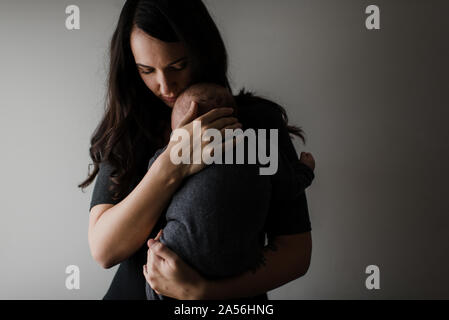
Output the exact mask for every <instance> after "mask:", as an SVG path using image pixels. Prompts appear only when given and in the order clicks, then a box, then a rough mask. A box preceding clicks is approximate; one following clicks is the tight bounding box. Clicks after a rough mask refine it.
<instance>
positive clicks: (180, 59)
mask: <svg viewBox="0 0 449 320" xmlns="http://www.w3.org/2000/svg"><path fill="white" fill-rule="evenodd" d="M185 59H187V57H182V58H179V59H177V60H175V61H173V62H171V63H169V64H168V65H167V67H168V66H171V65H174V64H176V63H178V62H180V61H182V60H185ZM136 65H137V66H138V67H143V68H149V69H153V67H150V66H147V65H144V64H141V63H136Z"/></svg>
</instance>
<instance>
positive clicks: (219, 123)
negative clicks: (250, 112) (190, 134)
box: [207, 117, 241, 130]
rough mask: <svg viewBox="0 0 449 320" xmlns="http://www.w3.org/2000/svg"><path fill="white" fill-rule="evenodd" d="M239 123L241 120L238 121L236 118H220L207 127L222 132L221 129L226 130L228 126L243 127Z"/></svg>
mask: <svg viewBox="0 0 449 320" xmlns="http://www.w3.org/2000/svg"><path fill="white" fill-rule="evenodd" d="M238 121H239V119H237V118H235V117H226V118H220V119H218V120H215V121H213V122H211V123H209V124H208V125H207V127H208V128H214V129H218V130H221V129H223V128H225V127H226V126H230V125H235V124H240V125H241V123H240V122H238Z"/></svg>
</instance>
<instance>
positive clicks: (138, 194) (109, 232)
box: [89, 153, 182, 268]
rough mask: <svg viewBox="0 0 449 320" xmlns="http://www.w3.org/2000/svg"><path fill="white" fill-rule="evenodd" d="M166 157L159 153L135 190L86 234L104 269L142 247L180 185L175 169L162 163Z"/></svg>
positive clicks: (101, 217)
mask: <svg viewBox="0 0 449 320" xmlns="http://www.w3.org/2000/svg"><path fill="white" fill-rule="evenodd" d="M166 156H167V155H166V154H165V153H162V154H161V155H160V156H159V157H158V158H157V159H156V160H155V162H154V163H153V165H152V166H151V167H150V169H149V170H148V172H147V173H146V174H145V176H144V177H143V179H142V180H141V181H140V183H139V184H138V185H137V186H136V187H135V188H134V190H133V191H132V192H131V193H130V194H129V195H128V196H127V197H126V198H124V199H123V200H122V201H121V202H119V203H118V204H116V205H115V206H113V207H111V208H109V209H108V210H106V211H105V212H103V214H102V215H101V216H100V217H99V218H98V220H97V221H96V223H95V225H94V226H93V227H92V228H91V229H90V230H89V243H90V245H91V250H92V251H94V250H95V251H96V252H97V256H100V257H102V258H101V260H102V262H101V264H102V265H103V266H104V267H105V268H109V267H112V266H114V265H115V264H117V263H119V262H121V261H123V260H124V259H126V258H127V257H129V256H130V255H132V254H133V253H134V252H135V251H136V250H137V249H139V248H140V247H141V246H142V244H143V243H145V241H146V239H147V238H148V235H149V234H150V233H151V231H152V230H153V228H154V226H155V225H156V223H157V220H158V219H159V216H160V214H161V212H162V210H163V209H164V208H165V206H166V205H167V203H168V202H169V201H170V199H171V197H172V195H173V193H174V192H175V191H176V189H177V188H178V186H179V184H180V183H181V182H182V177H181V176H180V173H179V171H178V170H176V167H175V166H171V165H170V163H169V161H167V159H164V157H166ZM92 247H94V248H92Z"/></svg>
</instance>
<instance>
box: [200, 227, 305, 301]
mask: <svg viewBox="0 0 449 320" xmlns="http://www.w3.org/2000/svg"><path fill="white" fill-rule="evenodd" d="M311 252H312V237H311V233H310V232H306V233H300V234H294V235H286V236H278V237H276V238H275V239H274V240H273V243H272V244H270V245H268V246H266V247H265V249H264V256H265V259H266V262H265V265H262V266H261V267H259V268H258V269H257V270H256V271H255V272H251V271H249V272H246V273H244V274H242V275H240V276H236V277H231V278H226V279H224V280H219V281H207V280H204V282H203V283H202V284H201V285H200V286H199V287H198V290H197V292H196V293H195V294H197V297H199V299H211V300H222V299H236V298H243V297H252V296H256V295H259V294H262V293H264V292H267V291H270V290H273V289H276V288H278V287H280V286H282V285H284V284H286V283H288V282H290V281H292V280H295V279H297V278H299V277H301V276H303V275H304V274H306V272H307V270H308V269H309V265H310V258H311Z"/></svg>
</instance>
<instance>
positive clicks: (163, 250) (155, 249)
mask: <svg viewBox="0 0 449 320" xmlns="http://www.w3.org/2000/svg"><path fill="white" fill-rule="evenodd" d="M150 250H151V252H152V254H154V256H155V257H156V256H157V257H158V258H161V259H164V260H168V261H170V262H175V261H176V260H177V259H178V256H177V255H176V253H174V252H173V251H171V250H170V249H169V248H167V247H166V246H164V245H163V244H162V243H160V242H157V243H155V244H154V245H153V246H152V247H151V249H150Z"/></svg>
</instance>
